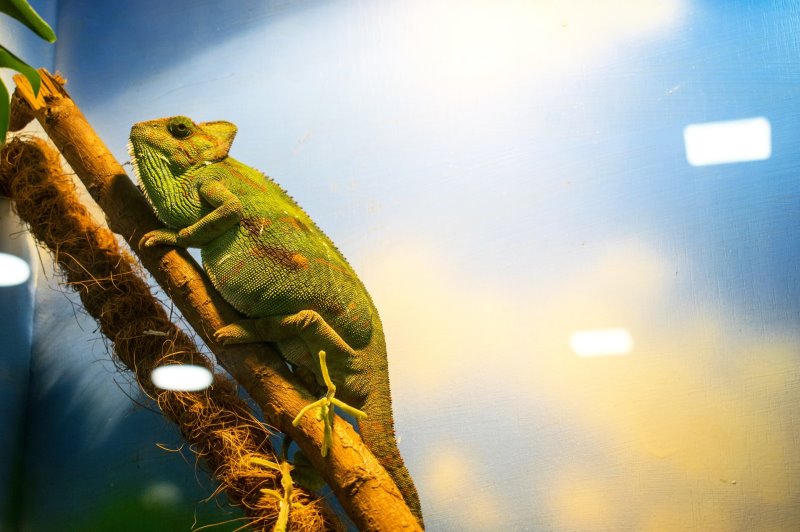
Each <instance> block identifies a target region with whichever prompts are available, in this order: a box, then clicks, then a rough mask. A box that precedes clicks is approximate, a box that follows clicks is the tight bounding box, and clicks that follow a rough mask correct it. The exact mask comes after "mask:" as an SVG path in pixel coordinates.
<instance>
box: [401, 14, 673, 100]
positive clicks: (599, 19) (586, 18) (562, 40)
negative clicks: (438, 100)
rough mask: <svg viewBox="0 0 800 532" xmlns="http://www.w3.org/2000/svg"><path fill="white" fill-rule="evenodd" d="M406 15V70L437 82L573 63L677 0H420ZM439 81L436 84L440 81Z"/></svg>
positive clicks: (496, 79) (666, 23)
mask: <svg viewBox="0 0 800 532" xmlns="http://www.w3.org/2000/svg"><path fill="white" fill-rule="evenodd" d="M419 6H420V7H419V8H418V9H419V12H418V13H416V16H415V17H414V20H413V23H411V22H409V33H408V42H407V45H408V46H409V50H408V52H407V54H408V55H407V57H409V58H410V59H411V60H412V61H413V64H412V65H410V67H411V68H413V74H414V78H417V79H419V80H428V81H431V82H432V85H438V86H439V87H440V88H441V89H444V90H450V89H454V88H456V87H455V86H454V85H453V84H455V83H463V82H469V83H470V86H459V87H458V89H459V90H469V89H470V88H472V87H473V86H474V85H475V84H477V85H490V84H496V83H504V82H509V81H511V80H512V79H513V77H514V76H516V75H519V74H520V73H524V72H531V71H533V72H536V71H540V70H543V69H546V70H547V71H548V74H552V73H553V71H554V70H557V71H561V70H575V69H580V68H584V67H585V66H586V64H587V63H588V62H590V61H592V59H594V58H596V57H597V56H598V55H599V54H603V53H605V52H607V51H608V50H610V49H612V48H614V47H615V46H618V45H619V44H620V43H624V42H625V41H626V40H629V39H643V38H647V39H652V38H653V37H654V36H655V35H658V34H659V31H660V30H664V29H667V28H670V27H672V26H673V25H674V24H675V23H676V22H677V21H678V20H679V19H680V17H681V15H682V13H683V9H684V6H683V1H682V0H640V1H636V2H631V1H628V0H611V1H604V2H596V1H591V0H558V1H557V0H552V1H538V2H531V1H530V0H499V1H489V0H466V1H461V0H460V1H458V2H436V3H431V2H423V3H421V4H420V5H419ZM442 82H445V85H444V86H441V83H442Z"/></svg>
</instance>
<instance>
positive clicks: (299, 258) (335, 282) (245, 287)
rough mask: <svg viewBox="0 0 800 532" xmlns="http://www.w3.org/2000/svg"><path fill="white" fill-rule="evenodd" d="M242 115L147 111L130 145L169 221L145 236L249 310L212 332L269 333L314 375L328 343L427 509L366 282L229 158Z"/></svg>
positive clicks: (380, 445) (355, 399)
mask: <svg viewBox="0 0 800 532" xmlns="http://www.w3.org/2000/svg"><path fill="white" fill-rule="evenodd" d="M235 135H236V126H235V125H233V124H231V123H229V122H206V123H201V124H195V123H194V122H192V121H191V120H190V119H189V118H186V117H180V116H178V117H172V118H163V119H159V120H152V121H149V122H140V123H138V124H135V125H134V126H133V128H132V129H131V136H130V145H129V150H130V153H131V157H132V161H133V164H134V168H135V170H136V174H137V175H138V177H139V180H140V182H141V183H142V185H143V187H144V192H145V195H146V196H147V198H148V200H149V201H150V203H151V205H152V206H153V208H154V210H155V212H156V214H157V215H158V217H159V219H160V220H161V221H162V222H164V224H165V225H166V226H167V228H164V229H157V230H155V231H151V232H149V233H147V234H146V235H144V237H143V238H142V240H141V245H143V246H155V245H171V246H180V247H198V248H200V250H201V255H202V259H203V266H204V268H205V270H206V272H207V273H208V276H209V277H210V279H211V282H212V283H213V284H214V286H215V287H216V289H217V290H218V291H219V292H220V294H222V297H223V298H225V300H226V301H228V302H229V303H230V304H231V305H232V306H233V307H234V308H236V309H237V310H239V311H240V312H242V313H243V314H245V315H246V316H249V317H250V318H251V319H247V320H242V321H239V322H236V323H234V324H231V325H228V326H227V327H223V328H221V329H220V330H218V331H216V333H215V339H217V340H218V341H221V342H224V343H252V342H273V343H275V344H276V345H277V347H278V349H279V350H280V352H281V354H282V355H283V357H284V358H285V359H286V360H287V361H288V362H290V363H291V364H293V365H294V366H295V367H296V368H298V373H299V374H300V375H301V377H304V378H305V379H306V381H307V382H309V384H311V385H312V386H313V383H311V382H310V381H311V380H312V378H311V377H309V376H310V375H313V380H315V381H316V384H317V385H319V386H321V385H322V384H323V379H322V374H321V371H320V364H319V359H318V357H317V353H318V352H319V351H320V350H324V351H325V352H326V353H327V366H328V370H329V372H330V376H331V379H332V380H333V382H334V383H335V384H336V385H337V387H338V390H337V396H338V397H340V398H341V399H342V400H343V401H344V402H346V403H349V404H350V405H351V406H354V407H356V408H359V409H361V410H363V411H364V412H366V414H367V418H366V419H363V420H361V421H359V429H360V432H361V437H362V438H363V440H364V443H366V445H367V447H368V448H369V449H370V451H372V453H373V454H374V455H375V456H376V458H377V459H378V460H379V461H380V462H381V464H382V465H383V466H384V467H385V468H386V470H387V471H388V472H389V474H390V475H391V477H392V478H393V479H394V481H395V483H396V484H397V487H398V488H399V489H400V491H401V493H402V494H403V497H404V498H405V501H406V503H407V504H408V506H409V508H410V509H411V511H412V512H413V513H414V514H415V515H416V516H417V518H418V519H419V520H420V523H422V511H421V508H420V503H419V497H418V496H417V491H416V488H415V487H414V483H413V482H412V480H411V476H410V475H409V473H408V470H407V469H406V467H405V465H404V464H403V459H402V458H401V456H400V452H399V450H398V448H397V442H396V440H395V436H394V421H393V419H392V407H391V395H390V391H389V372H388V364H387V358H386V344H385V341H384V336H383V328H382V326H381V322H380V319H379V317H378V312H377V310H376V309H375V306H374V305H373V303H372V299H371V298H370V296H369V294H368V293H367V290H366V288H364V285H363V284H362V283H361V281H360V279H359V278H358V277H357V276H356V274H355V272H354V271H353V269H352V268H351V267H350V265H349V264H348V263H347V261H346V260H345V259H344V257H343V256H342V255H341V253H339V251H338V250H337V249H336V247H335V246H334V244H333V242H331V240H330V239H328V237H327V236H325V234H324V233H323V232H322V231H320V230H319V228H318V227H317V226H316V224H314V222H313V221H312V220H311V218H309V216H308V215H307V214H306V213H305V212H303V210H302V209H301V208H300V207H299V206H298V205H297V204H296V203H295V202H294V200H293V199H292V198H291V197H289V195H288V194H286V192H285V191H284V190H283V189H281V188H280V187H279V186H278V185H277V184H276V183H275V182H274V181H272V180H271V179H270V178H268V177H266V176H264V175H263V174H262V173H260V172H258V171H257V170H255V169H253V168H250V167H248V166H246V165H244V164H242V163H240V162H239V161H237V160H235V159H233V158H231V157H228V151H229V150H230V146H231V143H232V142H233V138H234V136H235Z"/></svg>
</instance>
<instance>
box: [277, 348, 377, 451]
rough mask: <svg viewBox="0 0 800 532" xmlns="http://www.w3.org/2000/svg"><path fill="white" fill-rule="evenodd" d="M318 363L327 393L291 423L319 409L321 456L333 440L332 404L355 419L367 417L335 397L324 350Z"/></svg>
mask: <svg viewBox="0 0 800 532" xmlns="http://www.w3.org/2000/svg"><path fill="white" fill-rule="evenodd" d="M319 365H320V369H321V370H322V378H323V380H324V381H325V386H327V387H328V393H326V394H325V397H323V398H322V399H320V400H319V401H315V402H313V403H311V404H310V405H308V406H306V407H305V408H303V409H302V410H300V413H299V414H297V417H296V418H294V421H292V425H294V426H295V427H296V426H297V424H298V423H300V419H301V418H302V417H303V416H304V415H305V413H306V412H308V411H309V410H313V409H317V408H318V409H319V412H317V419H319V420H321V421H322V423H323V424H324V436H323V439H322V456H323V457H324V456H327V454H328V449H330V447H331V442H332V441H333V414H334V412H333V408H334V406H338V407H339V408H341V409H342V410H344V411H345V412H347V413H348V414H350V415H351V416H353V417H355V418H356V419H364V418H366V417H367V414H366V412H363V411H361V410H359V409H357V408H354V407H352V406H350V405H348V404H347V403H344V402H342V401H340V400H339V399H337V398H336V397H335V395H336V385H335V384H333V381H331V376H330V374H329V373H328V364H327V363H326V362H325V351H320V352H319Z"/></svg>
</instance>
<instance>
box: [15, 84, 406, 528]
mask: <svg viewBox="0 0 800 532" xmlns="http://www.w3.org/2000/svg"><path fill="white" fill-rule="evenodd" d="M39 72H40V74H41V76H42V87H41V89H40V92H39V96H38V98H36V97H34V96H33V92H32V90H31V89H30V85H29V84H28V83H27V81H26V80H25V78H24V77H22V76H15V77H14V81H15V82H16V84H17V90H16V92H15V95H16V96H17V97H16V98H15V102H13V103H14V104H15V105H19V104H22V103H23V102H24V103H25V104H27V106H28V107H30V110H31V113H32V114H33V116H34V117H35V118H36V119H37V120H38V121H39V123H40V124H41V125H42V127H43V128H44V130H45V132H47V134H48V135H49V137H50V138H51V139H52V141H53V142H54V143H55V145H56V146H57V147H58V149H59V150H60V151H61V154H62V155H63V156H64V158H65V159H66V160H67V162H68V163H69V165H70V166H71V167H72V169H73V170H74V171H75V172H76V174H77V175H78V177H79V178H80V179H81V181H82V182H83V183H84V185H85V186H86V189H87V190H88V191H89V193H90V194H91V196H92V198H93V199H94V200H95V201H96V202H97V203H98V205H100V207H101V208H102V209H103V211H104V212H105V214H106V218H107V221H108V225H109V227H110V228H111V230H112V231H114V232H115V233H118V234H120V235H121V236H122V237H123V238H125V239H126V240H127V242H128V244H129V245H130V247H131V249H133V250H134V251H135V252H136V253H137V254H138V256H139V259H140V260H141V262H142V264H143V265H144V266H145V268H147V270H149V271H150V273H151V274H152V275H153V277H154V279H155V280H156V281H157V282H158V283H159V285H161V287H162V288H163V289H164V290H165V292H166V293H167V294H168V295H169V296H170V297H171V298H172V300H173V301H174V302H175V305H176V306H177V307H178V308H179V309H180V311H181V312H182V313H183V315H184V317H185V318H186V320H187V321H188V322H189V323H190V324H191V326H192V327H193V328H194V329H195V331H196V332H197V333H198V334H199V335H200V337H201V338H202V339H203V340H204V341H205V343H206V344H207V345H208V346H209V348H210V349H211V350H212V351H213V352H214V354H215V355H216V356H217V360H218V361H219V363H220V364H221V365H222V366H223V367H224V368H225V369H226V370H227V371H228V372H229V373H230V374H231V375H232V376H233V377H234V378H235V379H236V380H237V381H238V382H239V384H240V385H242V387H244V389H245V390H247V392H248V393H249V394H250V396H251V397H252V398H253V399H254V400H255V401H256V402H257V403H258V405H259V406H260V407H261V409H262V411H263V414H264V418H265V421H267V422H268V423H269V424H270V425H272V426H274V427H276V428H277V429H278V430H280V431H281V432H283V433H284V434H286V435H288V436H289V437H291V438H292V440H294V441H295V442H297V443H298V445H299V446H300V448H301V449H302V450H303V452H304V454H305V455H306V457H308V459H309V460H310V461H311V463H312V465H313V466H314V467H315V469H317V471H319V472H320V473H321V474H322V476H323V478H324V479H325V480H326V482H327V483H328V484H329V485H330V486H331V488H332V489H333V491H334V493H335V494H336V497H337V498H338V499H339V501H340V502H341V504H342V506H343V507H344V509H345V511H346V512H347V514H348V515H349V516H350V518H351V519H352V520H353V522H354V523H355V524H356V525H357V526H358V527H359V528H360V529H362V530H386V531H390V530H392V531H393V530H398V529H400V528H405V529H406V530H419V529H420V528H419V525H418V524H417V521H416V519H415V518H414V516H413V515H412V514H411V512H410V511H409V509H408V508H407V507H406V505H405V503H404V502H403V498H402V496H401V495H400V492H399V491H398V490H397V487H396V486H395V485H394V482H393V481H392V480H391V478H390V477H389V476H388V474H387V473H386V471H385V470H384V469H383V467H382V466H381V465H380V464H379V463H378V461H377V460H376V459H375V457H374V456H373V455H372V453H370V452H369V450H368V449H367V448H366V447H365V446H364V444H363V442H362V441H361V439H360V438H359V436H358V434H357V433H356V432H355V430H354V429H353V428H352V427H351V426H350V424H349V423H347V422H346V421H344V420H342V419H341V418H338V419H337V421H336V423H335V424H334V431H333V442H332V445H331V447H330V449H329V450H328V454H327V457H325V458H323V457H322V456H321V454H320V448H321V447H322V441H323V431H322V425H321V423H319V422H318V421H317V420H315V419H314V418H313V417H312V416H305V417H304V418H303V419H302V420H301V421H300V423H299V424H298V425H297V426H296V427H295V426H293V425H292V420H293V419H294V418H295V416H296V415H297V413H298V412H300V410H301V409H302V408H303V407H304V406H306V405H307V404H309V402H311V401H312V400H313V399H314V398H313V397H311V396H310V395H309V394H308V393H307V392H305V391H303V387H302V385H300V384H299V382H298V381H297V380H296V379H295V378H294V376H293V375H292V373H291V372H290V371H289V370H288V368H287V366H286V364H285V362H284V361H283V359H282V358H281V357H280V355H279V354H278V353H277V352H276V351H275V350H274V349H272V348H270V347H269V346H268V345H267V344H246V345H233V346H222V345H219V344H217V343H215V342H214V341H213V339H212V338H211V337H210V333H212V332H213V331H215V330H217V329H218V328H220V327H223V326H224V325H227V324H229V323H231V322H234V321H237V320H239V319H242V316H240V315H239V314H238V312H236V311H235V310H234V309H233V308H232V307H231V306H230V305H228V303H226V302H225V301H224V300H223V299H222V297H221V296H220V295H219V294H218V293H217V292H216V291H215V290H214V288H213V287H212V286H211V284H210V282H209V281H208V279H207V278H206V276H205V275H204V274H203V272H202V270H201V269H200V268H199V267H198V265H197V264H196V263H195V262H194V260H193V259H192V258H191V256H190V255H189V253H188V252H187V251H186V250H185V249H176V248H173V249H166V250H165V249H164V248H148V249H144V250H140V249H139V247H138V240H139V238H140V237H141V236H142V235H143V234H144V233H146V232H147V231H150V230H153V229H156V228H158V227H160V223H159V222H158V220H157V219H156V217H155V216H154V215H153V213H152V211H151V210H150V207H149V206H148V205H147V203H146V202H145V200H144V198H143V197H142V195H141V193H140V192H139V190H138V189H137V188H136V187H135V186H134V184H133V182H132V181H131V179H130V178H129V177H128V176H127V175H126V174H125V172H124V170H123V169H122V166H121V165H120V164H119V163H118V162H117V161H116V160H115V159H114V157H113V155H111V153H110V152H109V150H108V148H107V147H106V146H105V144H104V143H103V142H102V141H101V140H100V139H99V138H98V137H97V135H96V134H95V133H94V131H93V129H92V128H91V126H90V125H89V123H88V122H87V121H86V119H85V118H84V116H83V114H82V113H81V112H80V109H79V108H78V107H77V105H76V104H75V103H74V102H73V101H72V99H71V98H70V97H69V95H68V94H67V92H66V91H65V90H64V87H63V86H62V83H60V82H59V81H58V80H57V79H56V78H54V77H53V76H51V75H50V74H49V73H48V72H47V71H46V70H45V69H40V71H39Z"/></svg>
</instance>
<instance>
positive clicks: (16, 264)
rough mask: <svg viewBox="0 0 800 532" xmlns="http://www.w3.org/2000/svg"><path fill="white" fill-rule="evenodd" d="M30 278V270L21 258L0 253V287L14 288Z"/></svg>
mask: <svg viewBox="0 0 800 532" xmlns="http://www.w3.org/2000/svg"><path fill="white" fill-rule="evenodd" d="M30 276H31V268H30V266H28V263H27V262H25V261H24V260H22V259H21V258H19V257H17V256H15V255H10V254H8V253H0V286H16V285H18V284H22V283H24V282H26V281H27V280H28V279H29V278H30Z"/></svg>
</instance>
